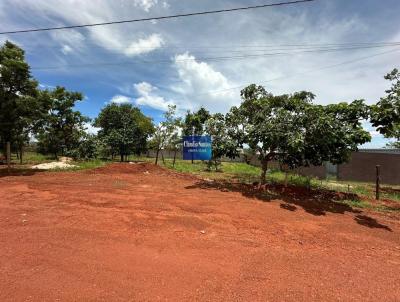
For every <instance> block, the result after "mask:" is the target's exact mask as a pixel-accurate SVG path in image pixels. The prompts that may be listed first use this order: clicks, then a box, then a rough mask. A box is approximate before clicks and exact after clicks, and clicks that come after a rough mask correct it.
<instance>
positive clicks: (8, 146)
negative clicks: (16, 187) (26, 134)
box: [6, 142, 11, 173]
mask: <svg viewBox="0 0 400 302" xmlns="http://www.w3.org/2000/svg"><path fill="white" fill-rule="evenodd" d="M6 149H7V151H6V153H7V169H8V173H10V168H11V144H10V142H7V147H6Z"/></svg>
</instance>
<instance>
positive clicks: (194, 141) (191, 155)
mask: <svg viewBox="0 0 400 302" xmlns="http://www.w3.org/2000/svg"><path fill="white" fill-rule="evenodd" d="M183 159H184V160H210V159H211V136H208V135H207V136H184V137H183Z"/></svg>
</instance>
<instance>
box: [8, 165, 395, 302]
mask: <svg viewBox="0 0 400 302" xmlns="http://www.w3.org/2000/svg"><path fill="white" fill-rule="evenodd" d="M292 193H293V192H290V191H289V192H287V194H285V196H284V197H283V198H281V199H279V200H278V199H274V198H276V197H274V196H267V195H265V194H264V195H259V194H258V193H257V192H255V191H254V192H253V191H252V190H251V189H250V188H246V187H241V186H235V185H220V184H219V185H215V184H213V183H207V182H202V181H201V180H198V179H196V178H194V177H191V176H184V175H179V174H177V173H172V172H169V171H166V170H163V169H161V168H158V167H155V166H153V165H149V164H136V165H128V164H113V165H109V166H107V167H105V168H100V169H96V170H92V171H81V172H62V173H61V172H60V173H43V172H29V173H26V175H24V176H21V175H13V176H7V177H5V176H0V301H166V300H168V301H339V300H340V301H400V236H399V234H400V223H399V220H397V218H396V217H388V216H384V215H381V214H374V213H365V212H359V211H356V210H353V209H351V208H350V207H347V206H343V205H337V204H335V203H333V202H332V201H331V200H330V197H329V196H328V197H327V196H323V195H321V196H320V195H318V194H307V193H306V192H304V194H292Z"/></svg>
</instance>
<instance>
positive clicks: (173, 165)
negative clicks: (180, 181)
mask: <svg viewBox="0 0 400 302" xmlns="http://www.w3.org/2000/svg"><path fill="white" fill-rule="evenodd" d="M175 161H176V149H175V151H174V160H173V162H172V167H174V168H175Z"/></svg>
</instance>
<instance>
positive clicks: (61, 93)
mask: <svg viewBox="0 0 400 302" xmlns="http://www.w3.org/2000/svg"><path fill="white" fill-rule="evenodd" d="M40 98H41V99H42V100H43V102H44V103H45V104H46V106H47V109H48V114H47V115H46V116H45V117H44V118H43V121H42V125H41V127H40V129H39V131H38V136H37V138H38V147H39V151H40V152H42V153H45V154H48V153H51V154H54V155H55V157H57V155H59V154H62V155H68V156H74V155H76V148H77V146H78V145H79V142H80V140H81V138H82V136H83V135H84V134H85V132H84V130H85V126H84V125H85V123H86V122H88V121H89V118H87V117H85V116H83V115H82V114H81V113H80V112H79V111H75V110H74V106H75V104H76V102H78V101H81V100H82V99H83V96H82V94H81V93H78V92H70V91H67V90H66V89H65V88H64V87H60V86H57V87H56V88H55V89H54V90H52V91H48V90H45V91H41V92H40Z"/></svg>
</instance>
